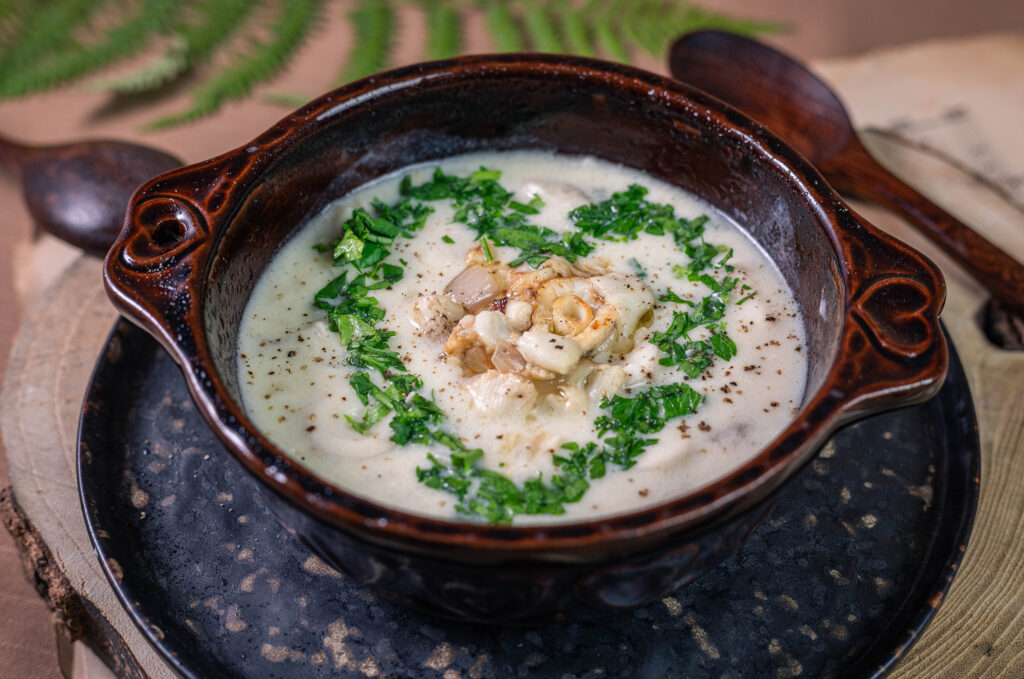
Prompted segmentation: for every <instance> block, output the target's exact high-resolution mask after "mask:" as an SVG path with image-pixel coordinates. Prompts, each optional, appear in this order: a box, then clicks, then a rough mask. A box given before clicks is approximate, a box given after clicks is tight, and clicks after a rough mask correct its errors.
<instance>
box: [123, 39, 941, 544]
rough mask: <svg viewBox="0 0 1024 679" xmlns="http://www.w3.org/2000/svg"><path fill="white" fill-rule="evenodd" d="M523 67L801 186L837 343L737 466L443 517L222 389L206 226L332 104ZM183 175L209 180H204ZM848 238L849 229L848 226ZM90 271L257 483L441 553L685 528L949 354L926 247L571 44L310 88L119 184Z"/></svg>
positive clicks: (754, 495) (912, 396) (338, 520)
mask: <svg viewBox="0 0 1024 679" xmlns="http://www.w3.org/2000/svg"><path fill="white" fill-rule="evenodd" d="M522 76H529V77H532V78H538V77H545V78H548V79H550V80H551V81H558V82H559V83H561V82H562V81H563V80H567V79H569V78H571V79H573V80H574V82H575V86H577V87H586V86H587V85H588V84H589V85H597V84H600V85H602V86H603V87H609V86H611V87H614V88H616V89H618V90H620V91H624V92H625V93H628V94H631V95H632V96H634V97H636V98H637V99H638V100H639V101H641V102H642V101H646V102H651V103H653V104H655V105H658V106H662V107H667V108H669V109H677V110H679V111H681V112H684V113H687V114H688V115H699V116H701V117H702V119H703V120H706V124H707V125H708V126H710V127H714V128H716V129H718V130H722V131H724V132H726V133H727V134H729V135H731V136H732V137H733V138H735V139H736V140H737V141H738V142H739V143H742V144H743V145H744V146H745V147H746V149H747V151H748V153H750V154H752V155H755V156H758V157H759V159H760V160H761V161H762V162H764V163H765V164H766V165H769V166H772V168H773V169H774V171H776V172H777V173H778V174H780V175H781V177H782V179H783V180H784V181H786V182H788V183H789V184H790V185H791V186H792V187H793V188H794V189H795V190H796V191H798V192H799V193H800V194H801V195H802V196H803V197H804V199H805V201H806V204H807V207H808V209H809V210H810V211H811V212H812V213H813V215H812V217H813V219H814V220H815V221H816V223H817V224H818V225H819V227H820V228H822V229H823V230H824V231H825V232H826V235H827V236H828V238H827V240H828V241H829V245H830V247H831V248H832V251H833V254H834V255H835V257H836V263H837V271H838V274H839V275H838V280H837V281H836V283H837V287H838V289H839V293H840V308H839V310H838V311H837V314H841V315H842V318H841V320H840V330H839V337H838V342H839V347H840V348H839V349H838V350H837V352H836V353H835V355H834V356H833V357H832V359H831V365H830V367H829V368H828V370H827V371H826V373H825V377H824V379H823V381H822V383H821V385H820V386H819V387H818V389H817V390H816V391H814V392H813V393H808V394H805V397H804V403H803V405H802V406H801V408H800V410H799V412H798V413H797V415H796V416H795V417H794V418H793V419H792V420H790V422H789V424H788V425H787V426H786V428H785V429H783V430H782V431H781V432H780V433H779V434H778V435H777V436H776V437H775V438H774V439H773V440H772V441H771V442H769V443H768V444H766V445H765V446H764V447H763V448H761V450H760V451H759V452H758V453H757V454H756V455H755V456H753V457H752V458H751V459H750V460H748V461H747V462H746V463H745V464H743V465H742V466H740V467H738V468H736V469H733V470H732V471H731V472H729V473H728V474H726V475H725V476H723V477H721V478H719V479H717V480H716V481H713V482H712V483H710V484H708V485H706V486H703V487H700V488H698V489H696V490H694V491H691V492H688V493H686V494H685V495H682V496H679V497H675V498H672V499H669V500H666V501H664V502H662V503H659V504H657V505H653V506H649V507H645V508H643V509H639V510H635V511H631V512H627V513H622V514H615V515H610V516H605V517H599V518H595V519H589V520H583V521H574V522H565V523H560V522H559V523H551V524H539V525H530V524H528V525H519V524H512V525H492V524H484V523H477V522H473V521H459V520H446V519H440V518H435V517H429V516H424V515H418V514H414V513H410V512H406V511H403V510H398V509H393V508H391V507H388V506H387V505H383V504H378V503H377V502H375V501H373V500H370V499H368V498H363V497H360V496H357V495H353V494H351V493H349V492H347V491H345V490H344V489H343V488H340V487H338V486H336V485H333V484H331V483H330V482H328V481H326V480H325V479H322V478H320V477H319V476H317V475H316V474H314V473H313V472H312V471H310V470H309V469H307V468H306V467H304V466H303V465H302V464H301V463H299V462H298V461H296V460H294V458H291V457H290V456H288V455H287V454H285V453H284V452H283V451H281V450H280V449H278V448H277V447H276V446H275V445H274V444H273V443H272V442H271V441H270V440H269V439H268V438H267V437H266V436H264V435H263V434H262V433H261V432H260V431H259V430H258V429H257V428H256V427H255V425H254V424H253V423H252V422H251V421H250V420H249V419H248V417H247V416H246V415H245V412H244V409H243V408H242V406H241V404H240V403H237V402H235V401H234V400H233V399H232V398H231V396H230V392H229V391H228V390H227V389H226V387H225V385H224V382H223V380H222V378H221V377H220V375H219V374H218V373H217V371H216V369H215V365H216V364H215V362H214V361H213V360H212V356H211V351H210V347H209V344H208V342H207V339H206V331H207V328H206V323H205V313H204V308H203V307H204V304H205V295H204V291H205V287H204V284H205V282H206V278H207V276H208V273H209V271H210V267H211V266H212V258H211V255H212V252H213V251H215V250H216V244H217V241H218V239H217V238H216V235H217V234H218V233H219V232H220V230H221V229H223V228H224V227H225V226H226V225H227V224H228V223H230V219H231V217H230V215H231V214H232V213H233V211H232V210H230V209H227V208H228V207H230V206H231V205H232V204H235V205H237V204H238V203H240V201H241V200H244V198H245V195H246V194H247V187H248V186H249V185H251V184H252V183H253V180H254V178H255V177H258V176H260V173H261V172H262V171H263V170H264V169H266V168H269V167H271V166H272V165H273V164H274V163H275V161H276V160H277V159H280V158H281V157H282V156H283V155H284V154H286V153H287V151H288V150H289V149H291V148H293V147H294V146H295V145H296V144H298V143H299V142H300V141H301V140H303V139H305V138H307V137H309V136H310V135H312V134H314V133H316V132H317V131H318V130H320V129H322V128H324V127H327V126H329V125H331V124H332V120H333V119H335V118H336V117H337V116H339V115H341V114H343V113H344V112H346V111H347V110H349V109H351V108H353V107H357V106H369V105H372V103H373V102H374V101H376V100H378V99H381V98H385V97H391V96H395V95H396V93H397V94H401V93H402V92H405V91H410V90H411V91H412V92H413V93H415V92H416V91H417V89H416V88H420V87H422V88H430V87H433V86H438V85H443V84H446V83H447V84H450V83H452V82H467V83H468V82H472V81H474V80H478V79H480V78H492V79H493V78H499V79H500V78H516V77H522ZM211 173H212V174H213V175H214V176H217V177H219V178H220V179H222V180H224V181H222V182H221V183H220V185H219V187H218V190H219V191H220V194H219V197H218V194H217V193H214V194H213V197H211V195H210V194H203V195H196V194H195V191H196V189H182V188H180V187H181V186H182V185H189V182H188V181H187V180H186V181H182V180H184V179H186V178H188V177H195V176H196V175H200V174H202V175H204V176H208V175H210V174H211ZM247 182H248V183H247ZM191 185H192V186H196V185H202V186H204V187H206V188H205V189H204V190H210V189H209V186H210V184H209V183H206V184H204V183H203V182H191ZM176 186H177V187H179V188H174V187H176ZM204 198H205V201H204V200H203V199H204ZM154 205H155V206H156V208H154V207H153V206H154ZM168 211H170V212H168ZM167 214H171V215H172V217H171V219H173V220H177V222H176V223H177V224H178V225H179V226H180V227H181V229H180V234H179V235H180V236H181V238H180V239H179V240H176V241H174V242H171V243H167V242H164V241H159V240H158V239H157V238H156V237H155V233H156V229H158V228H159V224H162V223H165V222H166V221H167V219H169V218H168V217H167ZM224 215H227V216H224ZM855 238H860V239H862V242H861V243H852V242H850V241H851V240H852V239H855ZM172 240H173V239H172ZM869 245H870V247H871V248H873V252H871V256H872V257H875V258H876V259H877V260H878V261H879V262H881V263H882V265H884V266H882V267H881V268H879V266H877V263H878V262H875V264H876V266H874V267H873V268H872V271H873V272H876V273H877V271H882V274H879V275H874V276H871V277H868V276H867V275H866V274H865V273H864V272H858V271H856V270H854V268H853V267H854V265H855V263H856V262H857V261H858V259H859V258H861V257H863V254H864V253H863V252H862V250H864V249H868V246H869ZM885 266H888V267H889V269H885ZM862 274H863V275H862ZM883 274H884V275H883ZM104 283H105V286H106V288H107V292H108V294H109V296H110V298H111V300H112V301H113V303H114V304H115V306H116V307H118V308H119V310H121V312H122V313H123V314H124V315H126V316H127V317H128V318H129V319H131V320H133V321H134V322H136V323H137V324H139V325H140V326H142V327H143V328H144V329H145V330H147V331H148V332H150V334H152V335H154V336H155V337H156V338H157V339H158V340H159V341H160V342H161V344H163V346H164V347H165V348H166V349H167V350H168V351H169V352H170V353H171V355H172V356H173V357H174V358H175V360H176V362H177V363H178V364H179V366H181V367H182V371H183V373H184V375H185V378H186V382H187V384H188V387H189V391H190V392H191V394H192V396H193V399H194V400H195V402H196V403H197V405H198V408H199V410H200V412H201V413H202V414H203V416H204V418H205V419H206V420H207V422H208V423H209V424H210V425H211V428H212V429H213V431H214V433H215V434H216V435H217V437H218V438H219V439H220V440H221V441H222V442H223V443H224V444H225V445H226V447H227V448H228V450H229V451H231V453H232V454H233V455H234V457H235V458H236V459H237V460H238V461H239V462H240V463H241V464H242V466H243V467H245V468H246V469H247V470H248V472H249V473H251V474H252V475H254V476H256V477H257V478H258V479H259V480H260V481H261V482H262V483H263V484H264V485H265V486H267V487H269V488H270V489H271V491H272V492H276V493H278V494H279V495H282V496H283V497H284V498H286V499H287V500H288V501H290V502H291V503H292V504H293V505H296V506H297V507H299V508H300V509H302V510H304V511H307V512H308V513H311V514H312V515H314V516H315V517H317V518H318V519H320V520H322V521H326V522H327V523H329V524H332V525H335V526H337V527H339V528H342V529H345V530H348V531H350V532H353V533H356V534H357V535H360V536H361V537H364V538H366V539H370V540H374V541H376V542H386V543H392V544H399V545H403V546H404V547H406V548H413V549H417V550H427V551H437V549H438V548H441V549H444V552H443V555H444V556H447V557H449V558H464V557H466V556H476V557H479V556H481V555H489V556H490V557H494V556H496V555H497V556H499V557H500V558H517V559H522V558H527V557H530V558H541V559H549V558H560V557H564V556H565V555H567V554H569V553H578V554H584V553H588V552H592V551H593V550H594V549H598V550H602V549H605V548H607V547H609V546H611V545H615V546H616V548H619V549H625V548H626V547H627V545H639V544H645V545H647V544H651V543H652V542H653V541H655V540H657V539H658V538H659V537H660V536H664V535H667V534H670V533H678V532H680V531H683V530H685V529H691V528H692V529H697V530H703V529H705V528H708V527H710V526H711V525H713V524H714V523H716V522H717V521H718V520H721V519H723V518H724V517H726V516H728V515H732V514H735V513H738V512H739V511H742V510H743V509H746V508H748V507H750V506H752V505H753V504H755V503H756V502H758V501H760V500H762V499H764V498H765V497H766V496H767V495H768V493H769V492H770V491H771V490H774V489H776V488H778V487H779V486H780V485H781V484H782V483H783V482H784V481H785V480H786V479H787V478H788V477H790V476H791V475H792V474H793V473H795V472H796V471H797V470H798V469H799V468H800V467H801V466H802V465H803V463H805V462H807V461H808V460H809V459H810V457H811V455H812V453H813V452H815V451H816V450H817V448H818V447H819V446H820V445H821V444H822V443H824V441H825V439H826V438H827V437H828V436H829V435H830V434H831V433H832V432H834V431H835V429H837V428H838V427H839V426H841V425H842V424H845V423H846V422H849V421H852V420H853V419H856V418H858V417H861V416H864V415H867V414H870V413H872V412H877V411H879V410H883V409H887V408H892V407H897V406H900V405H909V404H911V403H914V402H919V401H921V400H925V399H927V398H930V397H931V396H932V395H933V394H934V393H935V392H936V391H937V390H938V388H939V387H940V386H941V384H942V380H943V378H944V376H945V372H946V367H947V364H948V355H947V348H946V344H945V340H944V338H943V335H942V332H941V330H940V329H939V325H938V313H939V311H940V310H941V307H942V304H943V301H944V298H945V284H944V282H943V280H942V277H941V274H940V273H939V270H938V268H937V267H936V266H935V265H934V264H933V263H932V262H930V261H929V260H928V259H927V258H926V257H924V256H923V255H921V254H920V253H918V252H916V251H915V250H913V249H911V248H910V247H909V246H906V245H904V244H902V243H901V242H899V241H897V240H896V239H894V238H892V237H891V236H888V235H886V234H884V233H882V232H880V231H879V230H878V229H876V228H875V227H873V226H871V225H870V224H868V223H867V222H866V221H864V220H863V219H862V218H860V217H859V216H858V215H856V214H855V213H854V212H853V211H852V210H850V208H849V207H848V206H847V205H846V204H845V203H843V201H842V200H841V199H840V198H839V196H838V195H837V194H836V193H835V191H833V190H832V189H831V188H830V187H829V186H828V185H827V184H826V183H825V181H824V180H823V179H822V177H821V175H820V174H818V172H817V171H816V170H815V169H814V168H813V167H812V166H811V164H810V163H809V162H808V161H806V160H805V159H804V158H803V157H802V156H800V155H799V154H798V153H797V152H796V151H795V150H793V149H792V148H790V147H789V146H787V145H786V144H785V143H783V142H782V141H781V140H780V139H779V138H778V137H776V136H775V135H773V134H772V133H771V132H769V131H768V130H766V129H765V128H763V127H761V126H760V125H758V124H757V123H755V122H754V121H753V120H751V119H750V118H748V117H747V116H745V115H744V114H742V113H741V112H739V111H737V110H736V109H733V108H731V107H729V106H728V105H726V104H725V103H723V102H721V101H719V100H717V99H715V98H714V97H711V96H710V95H708V94H706V93H704V92H702V91H700V90H697V89H695V88H692V87H690V86H687V85H685V84H683V83H680V82H678V81H675V80H672V79H670V78H666V77H663V76H660V75H657V74H653V73H649V72H646V71H643V70H640V69H637V68H633V67H629V66H624V65H620V64H613V63H610V62H605V61H600V60H596V59H589V58H583V57H569V56H562V55H545V54H528V53H523V54H502V55H474V56H467V57H459V58H456V59H450V60H444V61H435V62H426V63H422V64H414V65H411V66H406V67H402V68H398V69H394V70H391V71H387V72H384V73H380V74H377V75H375V76H371V77H369V78H365V79H363V80H359V81H356V82H354V83H351V84H349V85H346V86H344V87H341V88H339V89H336V90H334V91H332V92H329V93H327V94H325V95H323V96H321V97H319V98H317V99H314V100H313V101H311V102H310V103H308V104H306V105H305V106H303V107H302V108H300V109H298V110H297V111H295V112H294V113H292V114H290V115H288V116H286V117H284V118H283V119H281V120H280V121H278V122H277V123H276V124H275V125H274V126H272V127H271V128H269V129H268V130H267V131H266V132H264V133H263V134H261V135H259V136H258V137H256V138H255V139H254V140H252V141H251V142H249V143H247V144H243V145H242V146H239V147H238V148H236V149H234V150H232V151H229V152H227V153H224V154H222V155H220V156H217V157H215V158H213V159H210V160H207V161H203V162H200V163H195V164H192V165H189V166H186V167H183V168H179V169H176V170H172V171H170V172H168V173H165V174H163V175H160V176H159V177H156V178H154V179H152V180H150V181H149V182H147V183H146V184H144V185H143V186H141V187H140V188H139V189H138V190H137V191H136V192H135V194H134V195H133V196H132V199H131V202H130V204H129V209H128V213H127V215H126V219H125V226H124V229H123V230H122V233H121V235H120V236H119V237H118V240H117V241H116V242H115V244H114V246H113V247H112V248H111V250H110V252H109V253H108V255H107V258H106V261H105V264H104ZM893 286H895V287H893ZM900 286H902V287H903V293H904V294H906V293H907V292H908V290H909V291H910V292H911V293H912V294H913V293H914V291H916V294H919V295H923V296H924V298H925V303H924V304H923V306H922V307H921V308H920V309H907V308H899V307H897V308H896V309H895V310H888V309H879V308H878V307H879V305H878V304H870V301H871V298H872V297H873V296H874V295H876V294H877V293H878V291H879V290H888V291H890V292H891V291H893V290H896V291H897V292H899V290H898V288H900ZM883 296H884V295H883ZM908 314H910V316H912V317H913V319H914V322H915V323H917V326H918V327H917V328H916V332H917V334H916V335H915V334H914V333H913V332H911V333H910V334H909V335H908V334H907V332H905V331H906V328H905V327H903V326H901V325H900V324H901V323H904V324H905V323H906V316H907V315H908ZM865 356H867V358H868V359H869V360H867V361H865ZM854 359H856V361H855V360H854ZM865 371H866V373H867V378H868V382H869V383H868V384H867V385H865V384H864V373H865ZM868 387H870V388H868ZM712 519H713V520H712Z"/></svg>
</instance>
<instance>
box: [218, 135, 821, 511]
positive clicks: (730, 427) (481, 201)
mask: <svg viewBox="0 0 1024 679" xmlns="http://www.w3.org/2000/svg"><path fill="white" fill-rule="evenodd" d="M803 343H804V330H803V325H802V321H801V318H800V315H799V312H798V309H797V306H796V303H795V301H794V300H793V296H792V293H791V291H790V290H789V289H788V287H787V285H786V283H785V281H784V280H783V278H782V276H781V275H780V273H779V272H778V270H776V269H775V268H774V266H773V264H772V262H771V261H770V260H769V259H768V257H767V256H766V255H765V254H764V252H763V251H761V250H760V249H759V248H758V247H757V246H756V245H755V244H754V243H753V242H752V241H751V239H750V238H749V237H748V236H747V235H746V234H745V233H744V232H743V231H742V230H741V229H739V228H738V227H737V226H736V225H734V224H733V223H731V222H730V221H729V220H728V219H727V218H726V217H724V216H723V215H722V214H720V213H718V212H716V211H715V210H714V209H713V208H711V207H710V206H708V205H707V204H705V203H703V202H701V201H700V200H698V199H697V198H695V197H694V196H692V195H690V194H688V193H686V192H684V191H682V190H680V189H678V188H676V187H674V186H671V185H669V184H667V183H664V182H662V181H659V180H656V179H654V178H652V177H649V176H647V175H646V174H644V173H641V172H638V171H636V170H632V169H629V168H625V167H622V166H619V165H615V164H612V163H608V162H605V161H601V160H598V159H595V158H591V157H575V156H560V155H554V154H550V153H544V152H539V151H517V152H501V153H488V154H470V155H464V156H458V157H453V158H449V159H446V160H443V161H441V162H438V163H431V164H429V165H423V166H415V167H410V168H406V169H404V170H402V171H400V172H397V173H395V174H393V175H390V176H388V177H385V178H382V179H380V180H378V181H375V182H373V183H371V184H369V185H366V186H364V187H361V188H359V189H358V190H356V191H354V192H352V193H351V194H349V195H347V196H345V197H344V198H341V199H339V200H338V201H336V202H334V203H332V204H331V205H330V206H329V207H328V208H326V209H325V210H324V211H323V212H322V213H321V214H319V215H317V216H316V217H314V218H313V219H311V220H310V221H309V223H308V225H307V226H305V227H304V228H303V229H302V230H301V231H300V232H299V233H297V234H296V235H295V236H294V237H293V238H292V239H291V240H289V241H288V242H287V243H286V244H285V245H284V246H283V247H282V248H281V250H280V252H279V253H278V254H277V255H276V256H275V257H274V259H273V260H272V262H271V263H270V266H268V267H267V269H266V271H265V272H264V274H263V275H262V277H261V278H260V280H259V282H258V283H257V285H256V287H255V289H254V290H253V292H252V296H251V298H250V300H249V302H248V305H247V307H246V311H245V315H244V321H243V324H242V328H241V331H240V335H239V343H238V361H239V368H240V375H241V376H242V380H241V382H242V387H243V393H242V396H243V402H244V406H245V408H246V411H247V413H248V414H249V416H250V417H251V418H252V420H253V421H254V422H255V424H256V425H257V426H258V427H260V428H261V429H262V430H263V431H264V432H265V433H266V434H267V436H268V437H269V438H270V439H271V440H273V441H274V442H275V443H276V444H277V445H278V446H280V447H281V449H282V450H284V451H286V452H287V453H288V454H289V455H290V456H292V457H293V458H294V459H295V460H297V461H298V462H300V463H301V464H302V465H304V466H305V467H307V468H308V469H310V470H311V471H313V472H314V473H316V474H318V475H319V476H321V477H322V478H324V479H326V480H328V481H330V482H331V483H334V484H336V485H338V486H340V487H341V488H344V489H345V490H347V491H349V492H352V493H354V494H356V495H359V496H363V497H365V498H368V499H372V500H374V501H377V502H380V503H382V504H387V505H390V506H392V507H397V508H400V509H403V510H407V511H410V512H414V513H417V514H422V515H430V516H437V517H443V518H447V519H458V520H477V521H489V522H497V523H507V522H515V523H538V522H546V521H576V520H582V519H590V518H594V517H598V516H607V515H610V514H619V513H625V512H629V511H633V510H637V509H640V508H642V507H645V506H649V505H653V504H657V503H660V502H663V501H665V500H668V499H670V498H673V497H678V496H681V495H683V494H685V493H687V492H688V491H692V490H695V489H697V488H699V487H701V486H704V485H706V484H708V483H709V482H712V481H714V480H715V479H716V478H719V477H721V476H723V475H725V474H726V473H728V472H729V471H731V470H733V469H735V468H737V467H739V466H740V465H742V464H743V463H744V462H745V461H746V460H748V459H750V458H751V457H752V456H753V455H754V454H756V453H757V451H758V450H759V449H760V448H762V447H763V446H764V445H765V444H767V443H768V442H769V441H770V440H771V439H772V438H773V437H774V436H775V435H776V434H778V433H779V432H780V431H781V430H782V428H783V427H784V426H785V425H786V423H787V422H788V421H789V420H790V419H791V418H792V416H793V414H794V412H795V409H796V408H797V407H798V406H799V405H800V401H801V398H802V396H803V388H804V382H805V376H806V359H805V354H804V352H803V351H802V345H803Z"/></svg>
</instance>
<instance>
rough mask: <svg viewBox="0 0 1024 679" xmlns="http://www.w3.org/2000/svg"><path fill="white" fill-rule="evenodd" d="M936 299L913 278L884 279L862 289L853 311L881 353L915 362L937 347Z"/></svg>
mask: <svg viewBox="0 0 1024 679" xmlns="http://www.w3.org/2000/svg"><path fill="white" fill-rule="evenodd" d="M934 297H935V292H934V291H933V290H931V289H930V288H928V286H926V285H924V284H923V283H921V282H920V281H917V280H914V279H913V278H908V277H906V276H899V275H890V276H884V277H881V278H876V279H873V280H870V281H868V282H867V283H866V284H865V285H864V286H863V287H862V288H861V290H860V292H859V294H858V295H857V297H856V299H855V300H854V301H853V304H852V306H851V311H852V312H853V315H854V316H855V317H856V318H857V320H858V321H860V323H861V326H862V327H863V328H864V330H865V332H866V333H867V335H868V336H869V337H870V338H871V339H872V340H873V342H874V344H875V345H876V347H877V348H878V349H879V350H880V351H882V352H883V353H884V354H886V355H887V356H888V357H889V358H892V359H895V360H914V359H917V358H919V357H921V356H922V355H924V354H926V353H928V352H929V350H930V349H931V348H933V347H934V346H935V345H936V341H937V338H936V336H935V334H936V333H937V332H938V327H939V325H938V321H937V319H936V318H934V317H933V316H932V314H933V313H934V310H935V303H934Z"/></svg>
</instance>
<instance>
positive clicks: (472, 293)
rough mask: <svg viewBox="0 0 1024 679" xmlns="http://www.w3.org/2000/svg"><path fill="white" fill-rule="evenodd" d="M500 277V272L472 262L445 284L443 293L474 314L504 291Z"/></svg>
mask: <svg viewBox="0 0 1024 679" xmlns="http://www.w3.org/2000/svg"><path fill="white" fill-rule="evenodd" d="M501 279H502V275H501V273H500V272H498V271H496V270H491V269H489V268H487V267H484V266H482V265H479V264H473V265H471V266H467V267H466V268H465V269H463V271H462V273H460V274H459V275H458V276H456V277H455V278H453V279H452V280H451V281H450V282H449V283H448V285H446V286H445V288H444V294H446V295H447V296H448V297H449V299H451V300H452V301H453V302H455V303H456V304H459V305H460V306H462V307H464V308H465V309H466V310H467V311H469V312H470V313H472V314H475V313H476V312H478V311H480V310H481V309H484V308H486V307H487V305H488V304H490V302H491V300H493V299H495V298H497V297H500V296H501V293H502V292H503V291H504V286H503V285H502V280H501Z"/></svg>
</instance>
